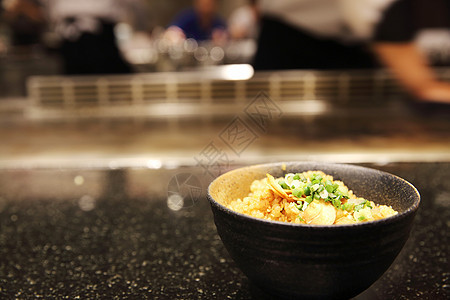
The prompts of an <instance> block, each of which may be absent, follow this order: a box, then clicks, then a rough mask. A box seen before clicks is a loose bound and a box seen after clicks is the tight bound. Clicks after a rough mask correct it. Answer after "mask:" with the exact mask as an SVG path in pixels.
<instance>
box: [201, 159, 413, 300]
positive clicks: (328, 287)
mask: <svg viewBox="0 0 450 300" xmlns="http://www.w3.org/2000/svg"><path fill="white" fill-rule="evenodd" d="M282 165H283V163H274V164H263V165H255V166H250V167H245V168H240V169H236V170H233V171H230V172H228V173H226V174H223V175H221V176H220V177H218V178H216V179H215V180H214V181H213V182H212V183H211V185H210V186H209V188H208V199H209V201H210V204H211V207H212V211H213V214H214V221H215V223H216V227H217V231H218V233H219V235H220V237H221V239H222V241H223V243H224V245H225V247H226V248H227V250H228V252H229V253H230V255H231V257H232V258H233V259H234V261H235V262H236V263H237V265H238V266H239V268H240V269H241V270H242V271H243V272H244V273H245V275H247V277H248V278H249V279H250V281H251V282H252V283H253V284H255V285H256V286H257V287H259V288H260V289H262V290H263V291H265V292H267V293H269V294H271V295H274V296H277V297H281V298H300V299H304V298H327V299H341V298H344V299H345V298H350V297H353V296H356V295H358V294H359V293H361V292H362V291H364V290H365V289H367V288H368V287H369V286H370V285H371V284H372V283H374V282H375V281H376V280H377V279H378V278H379V277H380V276H381V275H382V274H383V273H384V272H385V271H386V270H387V269H388V268H389V266H390V265H391V263H392V262H393V261H394V259H395V257H396V256H397V255H398V253H399V252H400V250H401V249H402V247H403V245H404V244H405V242H406V240H407V239H408V236H409V232H410V229H411V225H412V222H413V219H414V215H415V213H416V211H417V208H418V206H419V202H420V195H419V193H418V191H417V190H416V188H414V186H412V185H411V184H410V183H408V182H407V181H405V180H403V179H401V178H399V177H397V176H395V175H391V174H388V173H385V172H381V171H378V170H374V169H369V168H364V167H359V166H353V165H344V164H327V163H312V162H288V163H284V165H285V166H286V168H285V170H283V169H282ZM308 170H321V171H323V172H325V173H326V174H330V175H332V176H333V177H334V179H338V180H342V181H343V182H344V183H345V184H346V185H347V186H348V187H349V188H350V189H352V190H353V191H354V193H355V194H356V195H358V196H360V197H364V198H366V199H369V200H373V201H374V202H375V203H377V204H386V205H391V206H392V208H394V209H395V210H396V211H398V212H399V213H398V214H397V215H395V216H393V217H389V218H386V219H382V220H377V221H373V222H365V223H358V224H351V225H329V226H318V225H301V224H291V223H285V222H277V221H267V220H263V219H258V218H254V217H250V216H248V215H244V214H241V213H237V212H235V211H232V210H230V209H228V208H226V207H225V206H226V205H227V203H228V202H229V201H231V200H233V199H237V198H242V197H244V196H247V195H248V193H249V191H250V188H249V187H250V184H251V183H252V181H253V180H255V179H262V178H264V177H265V175H266V173H270V174H272V175H274V176H275V177H277V176H284V174H285V173H296V172H303V171H308Z"/></svg>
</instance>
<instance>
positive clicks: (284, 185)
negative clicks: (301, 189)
mask: <svg viewBox="0 0 450 300" xmlns="http://www.w3.org/2000/svg"><path fill="white" fill-rule="evenodd" d="M278 184H279V185H280V186H281V187H282V188H283V189H285V190H287V189H289V187H288V185H287V184H286V181H284V180H280V181H278Z"/></svg>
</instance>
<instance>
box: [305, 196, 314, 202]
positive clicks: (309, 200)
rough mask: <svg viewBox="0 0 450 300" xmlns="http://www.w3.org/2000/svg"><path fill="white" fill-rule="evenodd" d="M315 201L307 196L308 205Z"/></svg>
mask: <svg viewBox="0 0 450 300" xmlns="http://www.w3.org/2000/svg"><path fill="white" fill-rule="evenodd" d="M313 200H314V199H313V198H312V197H311V195H310V196H307V197H306V198H305V201H306V203H308V204H310V203H311V202H312V201H313Z"/></svg>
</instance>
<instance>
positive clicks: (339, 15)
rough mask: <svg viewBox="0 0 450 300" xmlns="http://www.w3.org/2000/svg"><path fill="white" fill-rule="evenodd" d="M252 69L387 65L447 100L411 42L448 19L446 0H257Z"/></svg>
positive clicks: (423, 95) (443, 86)
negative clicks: (258, 19) (258, 23)
mask: <svg viewBox="0 0 450 300" xmlns="http://www.w3.org/2000/svg"><path fill="white" fill-rule="evenodd" d="M259 7H260V11H261V15H262V21H261V33H260V37H259V40H258V50H257V53H256V55H255V59H254V67H255V69H256V70H279V69H356V68H358V69H368V68H369V69H370V68H374V67H379V66H380V63H382V64H384V65H385V66H387V67H388V68H389V69H390V70H392V72H393V73H394V75H395V76H396V77H397V79H398V80H399V81H400V82H401V83H402V84H403V86H404V87H405V88H406V89H407V90H408V91H409V92H410V93H411V94H412V95H414V96H415V97H417V98H419V99H422V100H428V101H434V102H444V103H450V84H448V83H444V82H440V81H438V80H437V79H436V77H435V74H434V73H433V71H432V69H431V68H430V67H429V65H428V62H427V59H426V57H425V56H424V55H423V53H421V52H420V50H419V49H418V47H417V46H416V45H415V44H414V41H413V38H414V36H415V34H416V33H417V32H418V31H419V30H421V29H423V28H426V27H430V26H431V27H436V26H438V27H439V26H440V27H445V28H449V26H450V24H449V22H450V15H449V14H450V3H449V1H446V0H434V1H432V2H430V1H428V0H279V1H270V0H259Z"/></svg>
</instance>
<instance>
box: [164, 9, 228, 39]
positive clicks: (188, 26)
mask: <svg viewBox="0 0 450 300" xmlns="http://www.w3.org/2000/svg"><path fill="white" fill-rule="evenodd" d="M171 25H172V26H177V27H179V28H181V29H182V30H183V32H184V34H185V35H186V38H193V39H195V40H197V41H204V40H210V39H211V38H212V32H213V31H214V30H215V29H225V28H226V25H225V22H224V21H223V20H222V19H221V18H220V17H219V16H217V15H216V16H214V17H213V20H212V22H211V27H210V28H208V29H206V30H205V29H204V28H202V27H201V26H200V18H199V15H198V14H197V12H196V11H195V10H194V9H192V8H191V9H188V10H186V11H184V12H182V13H180V14H179V15H178V16H177V17H176V18H175V20H174V21H173V22H172V24H171Z"/></svg>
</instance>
